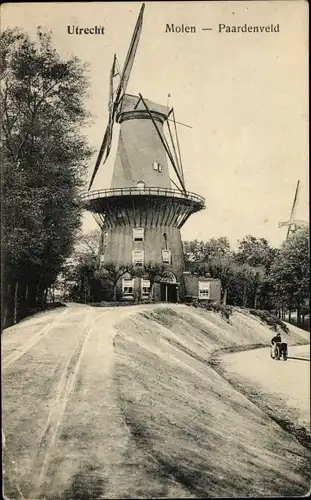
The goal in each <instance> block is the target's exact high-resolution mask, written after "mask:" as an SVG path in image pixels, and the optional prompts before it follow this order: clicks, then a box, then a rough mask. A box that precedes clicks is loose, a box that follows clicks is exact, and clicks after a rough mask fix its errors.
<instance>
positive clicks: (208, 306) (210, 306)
mask: <svg viewBox="0 0 311 500" xmlns="http://www.w3.org/2000/svg"><path fill="white" fill-rule="evenodd" d="M185 304H186V305H187V306H193V307H199V308H201V309H204V310H206V311H213V312H216V313H219V314H220V315H221V317H222V318H223V319H224V320H226V321H227V322H228V323H229V322H230V316H231V315H232V312H233V308H232V306H226V305H223V304H218V303H217V302H213V301H210V300H205V301H202V302H200V301H199V300H191V301H187V302H185Z"/></svg>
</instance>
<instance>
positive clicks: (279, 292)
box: [270, 228, 310, 325]
mask: <svg viewBox="0 0 311 500" xmlns="http://www.w3.org/2000/svg"><path fill="white" fill-rule="evenodd" d="M270 279H271V281H272V283H273V286H274V291H275V298H276V300H278V301H279V302H280V303H281V304H283V307H284V306H286V307H287V308H289V309H290V311H291V310H292V309H293V308H296V310H297V322H298V325H300V324H301V308H302V305H303V304H304V302H305V301H307V300H308V299H309V282H310V256H309V231H308V229H306V228H304V229H301V230H299V231H297V232H296V233H294V234H293V235H291V236H290V237H289V238H288V239H287V240H285V242H284V243H283V244H282V246H281V248H280V252H279V254H278V256H277V258H276V260H275V262H274V264H273V266H272V268H271V278H270Z"/></svg>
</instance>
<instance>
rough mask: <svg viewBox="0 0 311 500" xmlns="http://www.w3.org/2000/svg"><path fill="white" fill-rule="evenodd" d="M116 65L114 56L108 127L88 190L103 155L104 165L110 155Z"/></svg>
mask: <svg viewBox="0 0 311 500" xmlns="http://www.w3.org/2000/svg"><path fill="white" fill-rule="evenodd" d="M116 65H117V56H116V55H114V58H113V64H112V68H111V70H110V81H109V104H108V109H109V118H108V125H107V128H106V131H105V135H104V138H103V142H102V144H101V147H100V150H99V153H98V157H97V160H96V164H95V167H94V171H93V174H92V177H91V181H90V184H89V190H90V189H91V187H92V184H93V182H94V179H95V175H96V174H97V171H98V169H99V166H100V164H101V162H102V160H103V157H104V154H105V153H106V154H105V158H104V160H103V163H105V161H106V160H107V158H108V156H109V153H110V149H111V142H112V130H113V122H114V114H113V105H114V102H113V93H114V92H113V79H114V77H115V76H117V75H118V72H116V67H117V66H116Z"/></svg>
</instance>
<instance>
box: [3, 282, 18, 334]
mask: <svg viewBox="0 0 311 500" xmlns="http://www.w3.org/2000/svg"><path fill="white" fill-rule="evenodd" d="M14 291H15V289H14V281H10V282H8V283H7V285H6V286H5V287H4V293H3V302H4V314H3V317H2V328H7V327H9V326H11V325H13V324H14Z"/></svg>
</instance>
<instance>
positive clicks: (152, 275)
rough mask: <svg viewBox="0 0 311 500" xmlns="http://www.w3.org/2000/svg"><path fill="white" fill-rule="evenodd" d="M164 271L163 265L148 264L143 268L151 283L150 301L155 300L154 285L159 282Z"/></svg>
mask: <svg viewBox="0 0 311 500" xmlns="http://www.w3.org/2000/svg"><path fill="white" fill-rule="evenodd" d="M164 271H165V267H164V266H163V265H161V264H152V263H151V262H148V263H147V264H145V265H144V266H143V274H144V276H145V277H146V278H147V279H148V280H149V281H150V291H149V298H150V300H152V298H153V288H154V284H155V283H156V282H157V279H158V278H161V277H162V276H163V273H164Z"/></svg>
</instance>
